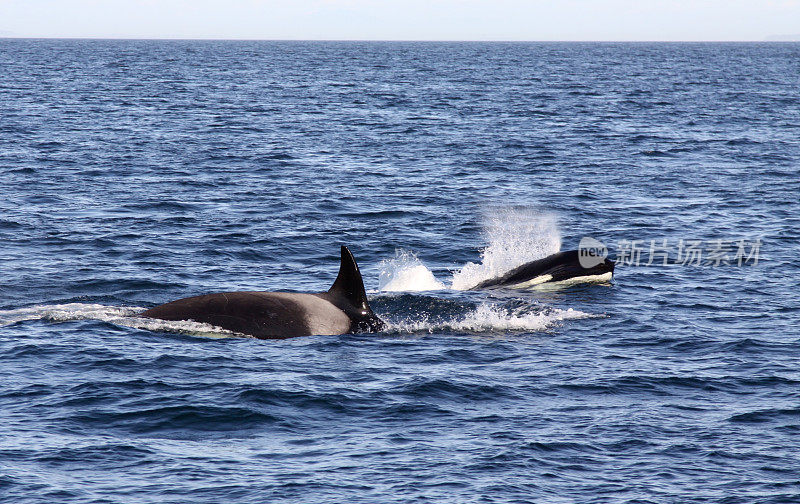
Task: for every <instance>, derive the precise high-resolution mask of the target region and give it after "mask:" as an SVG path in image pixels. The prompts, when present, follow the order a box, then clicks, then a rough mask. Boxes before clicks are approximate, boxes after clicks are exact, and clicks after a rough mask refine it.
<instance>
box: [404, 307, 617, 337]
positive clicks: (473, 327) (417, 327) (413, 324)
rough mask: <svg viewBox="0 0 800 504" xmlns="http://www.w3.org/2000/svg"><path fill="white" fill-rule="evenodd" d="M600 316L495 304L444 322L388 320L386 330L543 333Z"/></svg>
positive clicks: (571, 310) (577, 311)
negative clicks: (566, 323)
mask: <svg viewBox="0 0 800 504" xmlns="http://www.w3.org/2000/svg"><path fill="white" fill-rule="evenodd" d="M598 316H600V317H602V316H603V315H595V314H591V313H584V312H582V311H579V310H574V309H572V308H569V309H566V310H562V309H559V308H549V309H546V310H542V311H537V312H532V311H529V310H528V311H525V310H514V311H509V310H506V309H504V308H501V307H498V306H497V305H494V304H487V303H484V304H480V305H478V306H477V307H476V308H475V309H474V310H472V311H470V312H469V313H467V314H465V315H463V316H461V317H458V318H455V319H452V320H446V321H431V320H429V319H422V320H413V321H412V320H408V321H390V322H389V330H390V331H398V332H428V333H433V332H437V331H447V330H449V331H463V332H469V333H490V332H532V331H533V332H535V331H543V330H545V329H547V328H549V327H551V326H553V325H555V324H557V323H558V322H560V321H562V320H572V319H583V318H592V317H598Z"/></svg>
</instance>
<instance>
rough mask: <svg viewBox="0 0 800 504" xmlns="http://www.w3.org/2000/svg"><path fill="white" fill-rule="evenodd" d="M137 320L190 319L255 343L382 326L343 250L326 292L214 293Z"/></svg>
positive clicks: (350, 258)
mask: <svg viewBox="0 0 800 504" xmlns="http://www.w3.org/2000/svg"><path fill="white" fill-rule="evenodd" d="M138 316H140V317H148V318H155V319H161V320H193V321H195V322H203V323H206V324H211V325H214V326H217V327H221V328H223V329H227V330H229V331H233V332H236V333H241V334H247V335H250V336H255V337H256V338H261V339H282V338H291V337H294V336H310V335H315V334H316V335H332V334H345V333H356V332H378V331H380V330H382V329H383V328H384V327H386V324H385V323H384V322H383V321H382V320H381V319H380V318H378V317H377V316H376V315H375V314H374V313H373V312H372V309H371V308H370V307H369V303H368V302H367V294H366V292H365V291H364V281H363V279H362V278H361V272H360V271H359V270H358V264H356V260H355V259H354V258H353V254H352V253H350V250H349V249H348V248H347V247H345V246H342V262H341V265H340V266H339V275H338V276H337V277H336V281H335V282H333V286H331V288H330V289H329V290H328V291H327V292H318V293H313V294H311V293H309V294H304V293H294V292H220V293H216V294H206V295H203V296H195V297H190V298H184V299H178V300H176V301H172V302H170V303H166V304H162V305H159V306H156V307H154V308H150V309H149V310H147V311H144V312H142V313H140V314H139V315H138Z"/></svg>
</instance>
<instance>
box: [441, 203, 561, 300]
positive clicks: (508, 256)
mask: <svg viewBox="0 0 800 504" xmlns="http://www.w3.org/2000/svg"><path fill="white" fill-rule="evenodd" d="M484 233H485V234H486V236H487V238H488V241H489V246H487V247H486V248H485V249H484V250H483V252H481V262H480V264H475V263H471V262H470V263H467V264H465V265H464V267H462V268H461V269H460V270H459V271H457V272H456V273H455V274H453V280H452V285H451V288H452V289H454V290H466V289H469V288H470V287H473V286H475V285H477V284H479V283H480V282H482V281H484V280H488V279H489V278H494V277H497V276H500V275H502V274H503V273H505V272H507V271H510V270H512V269H514V268H516V267H517V266H520V265H521V264H525V263H527V262H530V261H535V260H536V259H542V258H544V257H547V256H548V255H551V254H555V253H556V252H558V251H559V250H561V232H560V231H559V229H558V223H557V220H556V217H555V215H553V214H550V213H545V212H542V211H540V210H536V209H533V208H501V209H495V210H493V211H491V212H490V213H488V214H487V215H486V217H485V218H484Z"/></svg>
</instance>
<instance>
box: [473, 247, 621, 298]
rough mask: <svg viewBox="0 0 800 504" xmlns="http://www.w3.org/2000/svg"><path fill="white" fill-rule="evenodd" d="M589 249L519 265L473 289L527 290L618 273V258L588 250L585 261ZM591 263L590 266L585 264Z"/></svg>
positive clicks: (600, 279)
mask: <svg viewBox="0 0 800 504" xmlns="http://www.w3.org/2000/svg"><path fill="white" fill-rule="evenodd" d="M581 254H583V257H584V259H586V258H587V252H586V251H578V250H568V251H565V252H558V253H556V254H553V255H550V256H547V257H545V258H544V259H537V260H536V261H531V262H529V263H525V264H523V265H522V266H518V267H516V268H514V269H512V270H511V271H509V272H507V273H505V274H503V275H501V276H499V277H496V278H490V279H488V280H484V281H483V282H481V283H479V284H477V285H476V286H474V287H472V288H470V290H476V289H492V288H510V289H526V288H529V287H534V286H537V285H541V284H544V283H560V284H572V283H583V282H608V281H609V280H611V277H612V276H613V275H614V265H615V263H614V261H611V260H609V259H606V258H604V257H600V256H597V255H596V254H594V253H588V257H589V260H583V261H581ZM585 265H586V266H589V267H585Z"/></svg>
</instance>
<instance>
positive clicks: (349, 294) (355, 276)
mask: <svg viewBox="0 0 800 504" xmlns="http://www.w3.org/2000/svg"><path fill="white" fill-rule="evenodd" d="M328 294H331V295H333V296H337V297H341V298H344V299H346V300H347V301H348V302H349V303H350V304H352V305H353V306H354V307H356V308H358V309H359V310H369V304H368V303H367V293H366V291H365V290H364V280H363V279H362V278H361V272H360V271H359V270H358V264H356V260H355V259H354V258H353V254H351V253H350V249H348V248H347V247H345V246H344V245H342V264H341V265H340V266H339V276H337V277H336V281H335V282H333V285H332V286H331V288H330V289H329V290H328Z"/></svg>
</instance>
